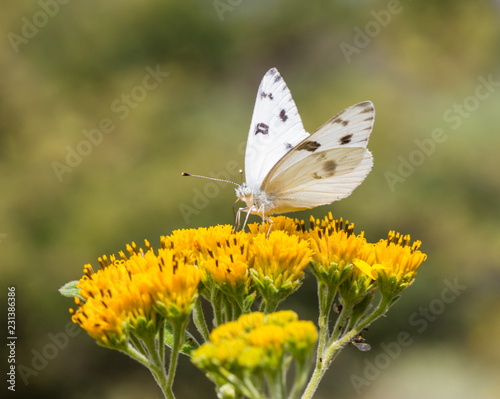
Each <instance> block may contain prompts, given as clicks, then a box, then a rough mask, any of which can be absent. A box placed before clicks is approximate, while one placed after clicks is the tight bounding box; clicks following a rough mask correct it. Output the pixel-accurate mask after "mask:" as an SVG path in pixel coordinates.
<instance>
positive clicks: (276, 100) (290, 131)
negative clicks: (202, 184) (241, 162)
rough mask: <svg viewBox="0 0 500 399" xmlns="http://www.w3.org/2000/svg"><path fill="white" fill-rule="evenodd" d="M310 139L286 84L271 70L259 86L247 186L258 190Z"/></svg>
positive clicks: (249, 144)
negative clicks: (267, 178)
mask: <svg viewBox="0 0 500 399" xmlns="http://www.w3.org/2000/svg"><path fill="white" fill-rule="evenodd" d="M308 136H309V133H307V132H306V131H305V130H304V126H303V125H302V120H301V118H300V115H299V112H298V110H297V107H296V105H295V102H294V101H293V99H292V95H291V93H290V90H288V87H287V85H286V83H285V81H284V80H283V78H282V77H281V75H280V74H279V72H278V71H277V70H276V68H272V69H270V70H269V71H268V72H267V73H266V74H265V76H264V78H263V79H262V82H261V84H260V86H259V90H258V92H257V99H256V101H255V108H254V112H253V115H252V121H251V123H250V131H249V133H248V140H247V147H246V154H245V176H246V183H247V185H248V186H249V187H250V188H252V189H254V190H258V189H259V188H260V187H261V185H262V182H263V181H264V179H265V177H266V176H267V175H268V174H269V172H270V170H271V169H272V168H273V166H275V164H276V163H277V162H278V161H279V160H280V159H282V158H283V156H284V155H285V154H286V153H287V152H289V151H290V150H291V149H292V148H294V147H295V146H296V145H297V144H298V143H300V142H301V141H303V140H304V139H305V138H307V137H308Z"/></svg>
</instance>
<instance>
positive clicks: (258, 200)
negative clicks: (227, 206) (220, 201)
mask: <svg viewBox="0 0 500 399" xmlns="http://www.w3.org/2000/svg"><path fill="white" fill-rule="evenodd" d="M236 196H237V197H238V199H240V200H241V201H245V202H246V204H247V206H248V212H250V213H256V214H260V215H261V214H262V212H265V213H266V214H267V213H268V212H269V211H270V210H271V209H272V208H273V203H272V200H271V196H269V195H268V194H266V193H265V192H264V191H262V190H255V189H252V188H251V187H249V186H248V185H247V184H246V183H242V184H241V185H239V186H238V187H236Z"/></svg>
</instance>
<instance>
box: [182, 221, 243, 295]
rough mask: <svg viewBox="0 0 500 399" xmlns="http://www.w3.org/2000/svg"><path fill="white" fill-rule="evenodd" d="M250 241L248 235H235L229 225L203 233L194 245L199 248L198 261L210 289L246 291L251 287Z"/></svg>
mask: <svg viewBox="0 0 500 399" xmlns="http://www.w3.org/2000/svg"><path fill="white" fill-rule="evenodd" d="M249 244H250V242H249V237H248V234H247V233H245V232H242V231H240V232H238V233H235V234H233V233H232V227H231V226H229V225H224V226H215V227H210V228H208V229H199V230H198V231H197V233H196V234H194V235H193V237H192V242H191V243H190V245H191V246H192V247H193V246H194V247H195V248H196V250H197V254H196V259H197V261H198V264H199V266H200V268H201V271H202V281H203V282H204V283H205V284H206V285H208V286H210V279H212V280H213V281H214V282H215V283H216V284H218V285H220V286H223V288H225V287H228V288H229V289H230V291H232V292H236V291H240V290H244V289H245V288H244V287H246V286H247V285H248V284H249V283H250V277H249V271H248V269H249V267H248V265H249V258H250V257H251V254H250V253H249Z"/></svg>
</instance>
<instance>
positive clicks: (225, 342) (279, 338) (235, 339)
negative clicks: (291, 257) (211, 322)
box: [192, 311, 318, 379]
mask: <svg viewBox="0 0 500 399" xmlns="http://www.w3.org/2000/svg"><path fill="white" fill-rule="evenodd" d="M317 337H318V333H317V330H316V327H315V326H314V324H313V323H312V322H310V321H298V317H297V314H296V313H294V312H292V311H281V312H276V313H270V314H268V315H264V314H263V313H260V312H254V313H250V314H247V315H242V316H240V317H239V318H238V320H236V321H232V322H229V323H226V324H223V325H221V326H219V327H217V328H215V329H214V330H213V331H212V333H211V334H210V340H209V342H207V343H205V344H203V345H201V346H200V347H199V348H198V349H196V350H195V351H194V352H193V358H192V361H193V363H195V364H196V365H197V366H198V367H200V368H201V369H203V370H205V371H210V372H211V373H214V374H213V375H212V378H213V377H214V376H219V377H220V378H221V379H223V377H225V376H226V374H225V373H226V371H230V372H232V373H235V374H236V375H237V376H239V377H241V376H243V375H254V374H253V373H254V372H255V369H256V368H258V369H269V370H275V371H276V370H278V367H281V366H280V362H282V361H283V359H284V357H283V356H284V354H285V352H286V351H289V353H290V354H291V355H292V356H293V357H294V358H296V359H299V360H302V359H304V358H305V356H307V355H308V354H309V353H311V351H312V349H313V348H314V345H315V344H316V340H317ZM222 369H224V370H226V371H224V370H222ZM216 378H217V377H216Z"/></svg>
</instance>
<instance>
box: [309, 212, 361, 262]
mask: <svg viewBox="0 0 500 399" xmlns="http://www.w3.org/2000/svg"><path fill="white" fill-rule="evenodd" d="M304 237H307V238H309V240H310V242H311V248H312V249H313V251H314V255H313V260H314V262H315V263H316V265H317V267H322V268H325V269H328V268H330V267H331V266H333V265H334V266H335V267H336V268H339V269H342V268H343V267H344V266H346V265H350V264H352V261H353V260H354V259H355V258H357V257H358V252H359V250H360V249H361V247H362V246H363V245H364V244H365V243H366V240H365V238H364V233H363V232H362V233H361V234H360V235H355V234H354V224H352V223H350V224H349V222H348V221H346V222H345V223H344V221H343V220H342V218H340V219H339V220H334V219H333V217H332V214H331V213H330V214H329V215H328V217H325V218H324V219H323V220H322V221H320V220H317V221H314V218H313V217H312V216H311V229H310V230H309V231H308V232H306V233H304Z"/></svg>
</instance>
